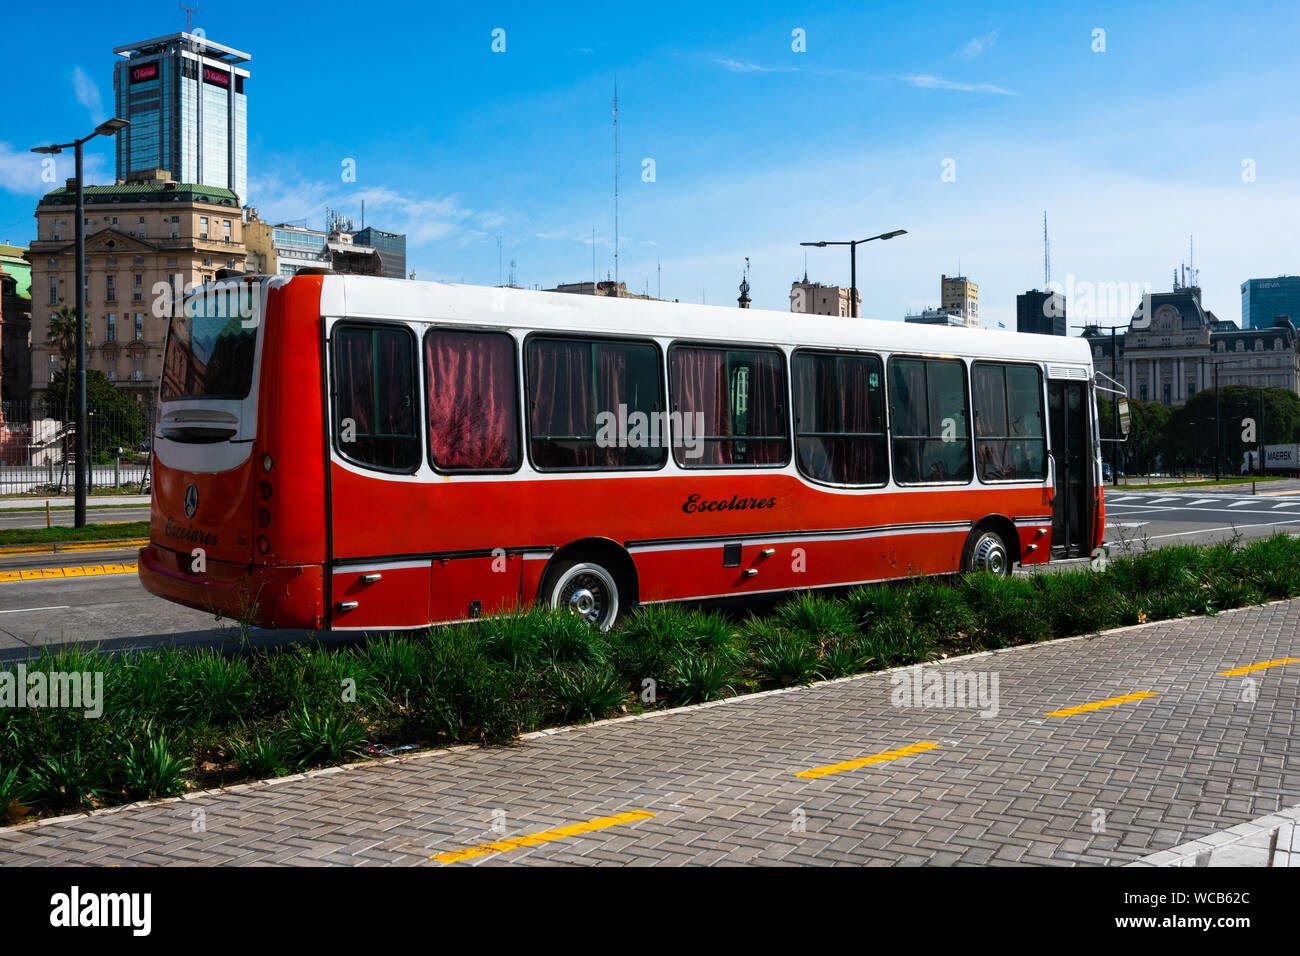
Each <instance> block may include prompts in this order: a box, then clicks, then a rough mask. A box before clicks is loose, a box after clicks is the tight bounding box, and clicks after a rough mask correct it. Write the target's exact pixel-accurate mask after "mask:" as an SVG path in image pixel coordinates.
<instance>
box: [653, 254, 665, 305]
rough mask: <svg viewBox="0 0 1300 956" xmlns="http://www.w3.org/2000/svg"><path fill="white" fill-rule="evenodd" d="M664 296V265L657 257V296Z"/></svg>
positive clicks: (660, 297)
mask: <svg viewBox="0 0 1300 956" xmlns="http://www.w3.org/2000/svg"><path fill="white" fill-rule="evenodd" d="M663 297H664V267H663V265H662V263H660V261H659V260H658V259H655V298H656V299H662V298H663Z"/></svg>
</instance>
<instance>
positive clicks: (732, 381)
mask: <svg viewBox="0 0 1300 956" xmlns="http://www.w3.org/2000/svg"><path fill="white" fill-rule="evenodd" d="M668 364H669V369H670V375H669V388H670V389H671V392H672V411H673V412H674V413H675V414H674V417H673V427H674V428H675V429H676V430H677V431H676V433H675V434H674V436H673V458H674V459H675V460H676V462H677V464H678V465H681V466H683V467H686V468H710V467H713V468H716V467H719V466H725V465H737V466H740V465H767V466H771V467H782V466H784V465H785V464H786V463H787V462H788V461H789V460H790V434H789V429H788V425H787V424H786V410H785V394H786V392H785V370H784V368H783V367H782V361H781V353H780V352H778V351H772V350H768V349H727V348H718V347H709V346H687V345H677V346H674V347H673V349H672V351H671V353H670V356H669V363H668Z"/></svg>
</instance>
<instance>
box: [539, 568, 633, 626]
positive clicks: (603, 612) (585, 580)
mask: <svg viewBox="0 0 1300 956" xmlns="http://www.w3.org/2000/svg"><path fill="white" fill-rule="evenodd" d="M541 597H542V601H543V602H544V603H545V605H546V606H547V607H550V608H553V609H555V610H557V611H558V610H566V611H568V612H569V613H570V614H573V615H574V616H576V617H580V618H582V619H584V620H585V621H586V622H587V623H588V624H590V625H591V626H592V627H594V628H596V629H597V630H601V631H608V630H609V629H610V628H612V627H613V626H614V625H615V624H617V623H618V621H619V619H620V618H621V617H622V616H623V614H624V613H626V611H627V609H628V608H627V603H628V600H629V597H630V595H629V594H628V589H627V587H626V586H625V585H624V584H623V582H622V576H621V575H620V574H619V573H618V572H617V571H616V570H614V569H613V568H612V567H611V566H610V562H608V561H606V560H605V559H604V558H602V557H577V558H566V559H561V560H559V561H557V562H555V563H554V564H553V565H552V566H551V567H550V568H547V570H546V577H545V578H544V579H543V582H542V589H541Z"/></svg>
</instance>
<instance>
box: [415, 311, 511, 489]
mask: <svg viewBox="0 0 1300 956" xmlns="http://www.w3.org/2000/svg"><path fill="white" fill-rule="evenodd" d="M424 362H425V368H426V370H427V373H428V380H429V450H430V454H432V456H433V463H434V465H436V466H437V467H439V468H443V469H447V470H477V471H510V470H513V469H514V468H515V466H516V465H518V463H519V420H518V411H517V409H518V402H517V400H516V397H517V389H516V383H515V342H514V339H512V338H511V337H510V336H508V335H502V334H500V333H495V332H461V331H452V330H447V329H435V330H434V331H432V332H430V333H429V334H428V336H427V337H426V338H425V340H424Z"/></svg>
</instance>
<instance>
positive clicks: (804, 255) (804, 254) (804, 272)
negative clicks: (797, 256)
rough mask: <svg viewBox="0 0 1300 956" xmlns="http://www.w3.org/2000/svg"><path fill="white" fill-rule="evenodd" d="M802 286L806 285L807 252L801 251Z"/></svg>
mask: <svg viewBox="0 0 1300 956" xmlns="http://www.w3.org/2000/svg"><path fill="white" fill-rule="evenodd" d="M803 284H804V285H807V284H808V250H807V249H805V250H804V251H803Z"/></svg>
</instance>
